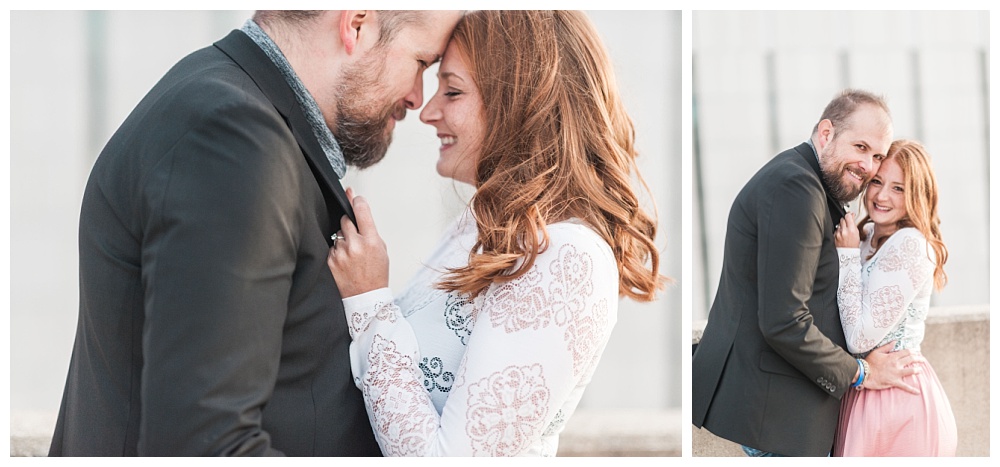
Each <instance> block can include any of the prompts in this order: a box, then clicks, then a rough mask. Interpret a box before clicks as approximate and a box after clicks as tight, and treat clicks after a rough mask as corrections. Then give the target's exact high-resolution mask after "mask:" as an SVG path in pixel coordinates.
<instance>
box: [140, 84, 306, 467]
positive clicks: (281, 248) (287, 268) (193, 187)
mask: <svg viewBox="0 0 1000 467" xmlns="http://www.w3.org/2000/svg"><path fill="white" fill-rule="evenodd" d="M263 104H266V103H258V104H256V105H254V104H253V103H252V102H251V103H250V105H249V106H248V104H247V102H241V103H239V104H236V103H231V104H223V105H220V106H218V107H217V108H216V109H214V110H213V111H210V112H208V114H207V117H205V121H201V122H193V123H192V124H191V125H190V126H191V128H192V130H190V131H189V132H187V134H185V135H184V136H183V137H182V138H180V139H179V141H177V143H176V144H175V145H174V146H173V148H172V149H171V150H170V153H169V154H168V155H167V156H166V157H163V158H162V159H161V160H160V162H159V164H161V165H162V167H157V168H155V169H154V170H152V171H151V173H152V174H153V175H152V176H150V180H149V183H148V188H147V191H146V193H147V199H145V200H143V202H144V203H148V206H146V207H147V208H148V212H150V213H151V214H150V215H149V216H148V218H147V219H146V220H145V226H144V237H143V246H142V262H143V277H142V279H143V286H144V291H145V292H144V293H145V297H144V300H145V325H144V329H143V337H142V338H143V347H144V367H143V370H142V389H141V398H142V409H141V410H142V416H141V417H140V420H141V421H140V424H141V426H140V427H139V444H138V452H139V454H140V455H250V454H253V455H260V454H280V453H278V452H275V451H273V450H272V449H271V447H270V437H269V435H268V433H266V432H264V431H263V430H262V428H261V408H262V407H263V406H264V404H266V403H267V401H268V398H269V397H270V395H271V393H272V391H273V388H274V384H275V381H276V378H277V371H278V363H279V359H280V352H281V342H282V329H283V326H284V321H285V317H286V314H287V310H288V297H289V289H290V287H291V279H292V274H293V272H294V270H295V264H296V248H297V244H296V242H297V239H296V232H297V231H298V230H299V228H298V227H297V224H298V218H299V216H300V215H299V214H298V213H299V212H300V210H301V208H300V207H299V206H300V204H301V203H299V199H298V198H299V193H300V191H299V190H298V186H299V183H300V180H298V177H299V175H298V174H299V173H300V171H297V170H295V167H294V164H293V161H294V160H295V159H294V158H293V157H290V156H289V151H295V150H296V148H297V145H296V144H295V142H294V140H293V139H292V136H291V134H290V132H288V131H287V126H286V125H285V123H284V122H283V121H281V119H280V117H278V116H277V114H276V113H275V112H274V110H273V109H272V108H266V106H265V105H263ZM189 123H191V122H185V124H189ZM167 124H169V123H167ZM299 157H301V156H299Z"/></svg>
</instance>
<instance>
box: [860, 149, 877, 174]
mask: <svg viewBox="0 0 1000 467" xmlns="http://www.w3.org/2000/svg"><path fill="white" fill-rule="evenodd" d="M859 165H860V166H861V168H862V169H864V170H865V173H867V174H869V175H872V174H874V172H875V155H874V154H867V155H865V156H864V157H862V158H861V161H860V162H859Z"/></svg>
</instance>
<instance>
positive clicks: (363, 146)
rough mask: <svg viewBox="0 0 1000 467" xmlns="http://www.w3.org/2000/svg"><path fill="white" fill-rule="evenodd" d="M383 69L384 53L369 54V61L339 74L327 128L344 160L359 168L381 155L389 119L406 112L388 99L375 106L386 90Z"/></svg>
mask: <svg viewBox="0 0 1000 467" xmlns="http://www.w3.org/2000/svg"><path fill="white" fill-rule="evenodd" d="M372 53H375V54H377V53H378V51H377V50H373V51H372ZM384 71H385V57H384V55H373V56H372V58H371V60H368V61H366V62H365V63H361V64H358V65H356V66H353V67H350V68H348V69H345V70H344V71H343V73H342V74H341V83H342V84H341V87H340V90H339V91H340V92H339V93H338V95H337V119H336V121H335V122H334V125H333V126H332V127H331V128H332V130H333V134H334V136H336V138H337V143H338V144H340V149H341V151H343V153H344V161H345V162H347V164H348V165H351V166H354V167H357V168H359V169H365V168H368V167H371V166H373V165H375V164H376V163H377V162H379V161H381V160H382V158H384V157H385V153H386V151H388V150H389V144H390V143H391V142H392V133H391V132H390V131H388V127H389V122H390V121H391V119H393V118H396V117H398V118H399V119H402V116H403V115H405V114H406V108H405V107H403V106H402V104H399V103H392V102H390V103H389V104H386V105H383V106H382V107H381V108H378V106H379V104H378V103H377V99H379V98H382V99H384V98H385V94H386V93H387V92H386V91H385V87H384V86H382V85H381V83H380V78H381V77H382V75H383V73H384ZM372 96H375V98H373V97H372ZM394 115H395V116H396V117H394Z"/></svg>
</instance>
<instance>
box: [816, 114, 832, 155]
mask: <svg viewBox="0 0 1000 467" xmlns="http://www.w3.org/2000/svg"><path fill="white" fill-rule="evenodd" d="M834 133H835V129H834V128H833V122H831V121H830V119H829V118H824V119H823V120H821V121H820V122H819V125H818V126H817V128H816V141H817V142H818V143H819V148H817V149H823V148H825V147H826V145H827V144H830V141H833V137H834Z"/></svg>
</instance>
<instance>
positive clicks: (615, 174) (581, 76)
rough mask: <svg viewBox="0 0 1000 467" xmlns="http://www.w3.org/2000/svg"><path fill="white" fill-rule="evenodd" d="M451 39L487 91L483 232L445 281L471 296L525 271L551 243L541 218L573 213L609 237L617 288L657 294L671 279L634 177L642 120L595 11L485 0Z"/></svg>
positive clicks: (478, 205) (478, 210)
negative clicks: (664, 272) (633, 114)
mask: <svg viewBox="0 0 1000 467" xmlns="http://www.w3.org/2000/svg"><path fill="white" fill-rule="evenodd" d="M452 41H453V43H452V44H453V45H454V47H456V48H457V51H458V52H459V53H461V54H462V55H463V57H464V58H465V59H466V60H465V61H466V63H468V64H469V68H470V73H471V75H472V79H473V81H474V82H475V84H476V86H477V87H478V89H479V92H480V95H481V96H482V100H483V111H482V115H483V124H484V128H485V132H484V133H485V134H484V136H483V141H482V146H481V148H482V150H481V154H480V157H479V160H478V161H477V163H476V173H475V176H476V180H475V185H476V188H477V190H476V193H475V195H473V198H472V202H471V205H472V211H473V214H474V216H475V220H476V223H477V226H478V231H479V234H478V235H479V236H478V239H477V242H476V244H475V246H474V247H473V248H472V251H471V252H470V254H469V264H468V265H467V266H465V267H461V268H455V269H451V270H450V271H449V273H448V274H447V275H446V276H445V277H444V279H443V280H442V281H441V283H440V284H439V287H440V288H442V289H445V290H449V291H457V292H461V293H467V294H470V295H471V296H476V295H479V294H480V293H482V292H483V291H484V290H485V289H486V288H487V287H488V286H489V285H490V284H491V283H493V282H495V281H507V280H512V279H515V278H517V277H520V276H521V275H523V274H525V273H527V272H528V271H529V270H530V269H531V267H532V265H533V264H534V263H535V259H536V257H537V256H538V254H539V253H540V252H541V251H544V249H545V248H547V245H548V233H547V231H546V229H545V226H546V225H547V224H550V223H553V222H558V221H561V220H566V219H570V218H577V219H580V220H583V221H584V222H586V223H587V224H588V225H589V226H591V227H592V228H593V229H594V230H595V231H596V232H597V233H598V234H599V235H600V236H601V237H602V238H603V239H604V240H605V241H607V242H608V244H609V245H611V249H612V251H613V252H614V256H615V259H616V261H617V263H618V272H619V286H618V288H619V294H620V295H625V296H628V297H631V298H633V299H635V300H638V301H650V300H653V299H654V298H655V293H656V292H657V291H658V290H659V289H660V288H662V287H663V286H664V285H665V283H666V281H667V279H666V278H665V277H663V276H661V275H660V274H659V272H658V271H659V253H658V251H657V248H656V245H655V244H654V243H653V239H654V238H655V236H656V222H655V219H654V218H653V217H652V216H650V215H649V214H647V213H646V212H645V211H644V210H643V209H642V207H640V206H639V200H638V198H637V196H636V194H635V192H634V191H633V189H632V186H631V176H632V175H633V174H634V175H635V177H636V178H637V180H638V181H639V182H641V183H642V184H643V186H644V187H645V183H644V182H642V178H641V176H640V175H639V173H638V170H637V168H636V165H635V157H636V151H635V147H634V142H635V130H634V128H633V125H632V120H631V119H630V118H629V116H628V114H627V113H626V112H625V108H624V106H623V105H622V102H621V99H620V97H619V94H618V89H617V85H616V83H615V78H614V75H613V72H612V68H611V62H610V60H609V59H608V54H607V51H606V50H605V48H604V44H603V43H602V42H601V40H600V38H599V36H598V34H597V31H596V30H595V28H594V27H593V25H592V24H591V22H590V20H589V19H587V17H586V16H585V15H584V14H583V13H581V12H575V11H509V10H508V11H492V10H491V11H486V10H481V11H475V12H471V13H469V14H467V15H465V17H464V18H463V19H462V20H461V21H460V22H459V24H458V26H457V28H456V29H455V32H454V35H453V36H452ZM646 188H647V192H648V187H646ZM522 260H523V261H522ZM519 262H520V263H519Z"/></svg>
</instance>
